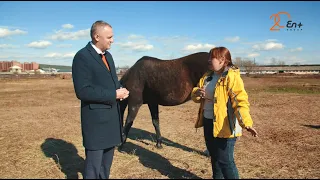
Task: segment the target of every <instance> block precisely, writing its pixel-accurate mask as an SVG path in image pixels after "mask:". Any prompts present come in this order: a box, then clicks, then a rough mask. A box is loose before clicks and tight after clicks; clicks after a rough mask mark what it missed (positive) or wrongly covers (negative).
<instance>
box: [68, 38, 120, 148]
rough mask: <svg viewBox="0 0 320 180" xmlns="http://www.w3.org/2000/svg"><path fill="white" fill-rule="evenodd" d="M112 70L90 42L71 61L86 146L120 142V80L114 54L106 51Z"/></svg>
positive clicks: (98, 146)
mask: <svg viewBox="0 0 320 180" xmlns="http://www.w3.org/2000/svg"><path fill="white" fill-rule="evenodd" d="M105 56H106V58H107V61H108V64H109V67H110V71H108V69H107V67H106V65H105V64H104V63H103V61H102V59H101V56H100V55H99V54H98V53H97V52H96V50H95V49H93V47H92V46H91V44H90V43H88V44H87V46H86V47H84V48H82V49H81V50H79V51H78V52H77V53H76V55H75V57H74V59H73V63H72V78H73V84H74V89H75V93H76V96H77V98H78V99H80V100H81V129H82V136H83V146H84V147H85V148H86V149H89V150H101V149H106V148H108V147H112V146H116V145H118V144H120V143H121V142H122V141H123V140H122V135H121V134H122V121H120V119H121V118H120V107H119V103H118V100H116V89H119V88H120V83H119V81H118V77H117V74H116V70H115V65H114V62H113V58H112V56H111V54H110V53H109V52H108V51H106V52H105Z"/></svg>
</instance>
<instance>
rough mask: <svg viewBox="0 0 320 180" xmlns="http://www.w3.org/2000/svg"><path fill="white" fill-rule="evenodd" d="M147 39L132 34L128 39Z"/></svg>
mask: <svg viewBox="0 0 320 180" xmlns="http://www.w3.org/2000/svg"><path fill="white" fill-rule="evenodd" d="M144 38H145V37H144V36H141V35H137V34H130V35H129V36H128V39H129V40H132V39H144Z"/></svg>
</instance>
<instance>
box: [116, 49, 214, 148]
mask: <svg viewBox="0 0 320 180" xmlns="http://www.w3.org/2000/svg"><path fill="white" fill-rule="evenodd" d="M208 59H209V53H207V52H199V53H195V54H191V55H188V56H184V57H181V58H178V59H173V60H160V59H157V58H154V57H148V56H144V57H142V58H141V59H139V60H138V61H137V62H136V63H135V64H134V65H133V66H132V67H131V68H130V69H129V70H128V71H127V72H126V73H125V74H124V75H123V77H122V78H121V79H120V83H121V84H122V86H123V87H125V88H127V89H128V90H129V91H130V95H129V97H128V98H127V99H126V100H124V101H121V103H120V107H121V113H122V117H123V114H124V111H125V109H126V107H127V105H128V115H127V119H126V122H125V125H124V132H123V138H124V143H125V142H126V138H127V135H128V133H129V130H130V128H131V126H132V124H133V121H134V119H135V117H136V115H137V113H138V111H139V108H140V107H141V105H142V104H148V107H149V110H150V113H151V117H152V123H153V126H154V128H155V131H156V139H157V144H156V146H157V147H158V148H162V145H161V143H162V142H161V141H162V140H161V139H162V138H161V133H160V126H159V110H158V106H159V105H162V106H176V105H180V104H183V103H185V102H186V101H188V100H190V98H191V96H190V93H191V91H192V89H193V87H195V86H196V85H197V83H198V81H199V80H200V78H201V76H202V75H203V74H204V73H205V72H206V71H207V69H208ZM122 121H123V119H122ZM124 143H123V144H124ZM123 144H122V145H123ZM122 145H121V146H122Z"/></svg>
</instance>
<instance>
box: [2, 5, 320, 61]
mask: <svg viewBox="0 0 320 180" xmlns="http://www.w3.org/2000/svg"><path fill="white" fill-rule="evenodd" d="M278 12H288V13H290V15H291V20H292V21H293V22H297V23H300V22H301V23H302V24H303V26H302V27H301V28H300V29H302V30H299V31H293V30H291V31H288V30H287V28H286V27H285V28H282V29H280V31H277V32H275V31H270V28H271V26H273V24H274V19H273V18H272V19H270V16H271V15H272V14H277V13H278ZM0 17H1V19H0V52H1V53H0V61H7V60H8V61H11V60H18V61H20V62H31V61H34V62H38V63H46V64H58V65H71V64H72V59H73V56H74V54H75V53H76V52H77V51H78V50H79V49H81V48H82V47H84V46H85V45H86V44H87V43H88V42H89V41H90V40H91V39H90V34H89V31H90V27H91V25H92V23H93V22H95V21H96V20H104V21H106V22H108V23H110V24H111V25H112V27H113V32H114V40H115V41H114V43H113V45H112V47H111V49H110V50H109V51H110V52H111V53H112V55H113V58H114V60H115V63H116V66H125V65H129V66H131V65H133V64H134V63H135V62H136V61H137V60H138V59H139V58H141V57H142V56H144V55H146V56H154V57H157V58H160V59H172V58H179V57H182V56H185V55H188V54H191V53H194V52H200V51H207V52H208V51H209V50H210V49H211V48H212V47H216V46H225V47H227V48H229V49H230V51H231V55H232V58H235V57H241V58H243V59H244V58H247V59H251V60H253V59H254V58H255V61H256V62H257V63H259V64H269V63H270V62H271V59H272V58H275V59H276V60H278V61H284V62H285V63H286V64H294V63H300V64H319V63H320V51H319V50H320V48H319V47H320V41H319V40H320V22H319V20H318V17H320V2H312V1H309V2H275V1H271V2H267V1H265V2H245V1H244V2H234V1H233V2H231V1H230V2H218V1H217V2H214V1H212V2H205V1H203V2H190V1H186V2H182V1H176V2H164V1H162V2H155V1H150V2H125V1H123V2H102V1H101V2H99V1H96V2H89V1H87V2H63V1H56V2H54V1H52V2H0ZM280 18H281V21H280V25H283V26H286V23H287V21H288V20H289V19H288V17H287V16H286V15H285V14H281V15H280ZM297 29H298V28H297Z"/></svg>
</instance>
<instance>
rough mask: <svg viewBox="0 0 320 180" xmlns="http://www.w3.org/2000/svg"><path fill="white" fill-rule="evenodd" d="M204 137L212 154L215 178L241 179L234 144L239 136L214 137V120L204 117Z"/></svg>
mask: <svg viewBox="0 0 320 180" xmlns="http://www.w3.org/2000/svg"><path fill="white" fill-rule="evenodd" d="M203 125H204V127H203V129H204V138H205V141H206V146H207V149H208V151H209V153H210V156H211V166H212V172H213V176H212V178H213V179H223V178H225V179H239V173H238V169H237V167H236V164H235V162H234V146H235V143H236V140H237V138H214V137H213V120H212V119H207V118H203Z"/></svg>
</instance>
